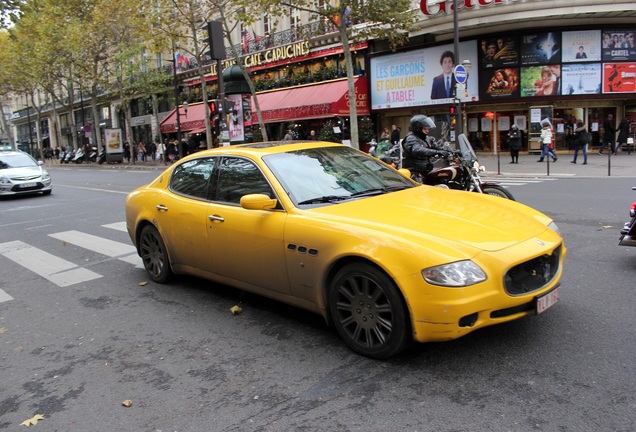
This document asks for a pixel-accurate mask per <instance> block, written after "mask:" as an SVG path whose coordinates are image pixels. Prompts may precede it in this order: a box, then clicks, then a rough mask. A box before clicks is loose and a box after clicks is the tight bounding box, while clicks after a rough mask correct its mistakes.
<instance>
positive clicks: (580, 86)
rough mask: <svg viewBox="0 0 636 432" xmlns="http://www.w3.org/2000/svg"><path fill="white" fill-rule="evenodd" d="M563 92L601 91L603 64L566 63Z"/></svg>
mask: <svg viewBox="0 0 636 432" xmlns="http://www.w3.org/2000/svg"><path fill="white" fill-rule="evenodd" d="M561 72H562V76H563V86H562V93H561V94H563V95H565V96H568V95H590V94H600V93H601V64H600V63H587V64H577V63H573V64H564V65H563V67H562V68H561Z"/></svg>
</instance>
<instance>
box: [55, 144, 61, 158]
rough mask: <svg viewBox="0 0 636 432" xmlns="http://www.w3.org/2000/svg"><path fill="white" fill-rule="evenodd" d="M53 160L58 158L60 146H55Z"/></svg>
mask: <svg viewBox="0 0 636 432" xmlns="http://www.w3.org/2000/svg"><path fill="white" fill-rule="evenodd" d="M55 160H57V161H58V162H59V160H60V146H55Z"/></svg>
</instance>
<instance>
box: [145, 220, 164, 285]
mask: <svg viewBox="0 0 636 432" xmlns="http://www.w3.org/2000/svg"><path fill="white" fill-rule="evenodd" d="M139 256H141V259H142V260H143V263H144V267H145V268H146V272H148V275H149V276H150V278H151V279H152V280H153V281H155V282H157V283H164V282H166V281H167V280H168V279H170V276H172V269H171V268H170V260H169V258H168V252H167V250H166V245H165V244H164V243H163V239H162V238H161V234H159V231H157V228H155V227H154V226H152V225H146V226H145V227H144V228H143V229H142V230H141V236H140V237H139Z"/></svg>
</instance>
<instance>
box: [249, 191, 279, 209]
mask: <svg viewBox="0 0 636 432" xmlns="http://www.w3.org/2000/svg"><path fill="white" fill-rule="evenodd" d="M276 204H277V200H276V199H275V198H270V197H268V196H267V195H265V194H249V195H243V196H242V197H241V207H243V208H244V209H247V210H271V209H273V208H275V207H276Z"/></svg>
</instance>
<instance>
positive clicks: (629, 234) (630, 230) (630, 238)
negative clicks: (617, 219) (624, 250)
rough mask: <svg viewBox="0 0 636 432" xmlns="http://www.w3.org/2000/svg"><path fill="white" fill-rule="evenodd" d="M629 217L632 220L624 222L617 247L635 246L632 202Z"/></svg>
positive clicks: (635, 215)
mask: <svg viewBox="0 0 636 432" xmlns="http://www.w3.org/2000/svg"><path fill="white" fill-rule="evenodd" d="M632 190H636V187H633V188H632ZM629 216H630V217H631V218H632V219H631V221H629V222H625V225H624V226H623V229H622V230H621V238H620V239H619V241H618V245H619V246H636V202H632V205H631V207H630V209H629Z"/></svg>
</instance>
